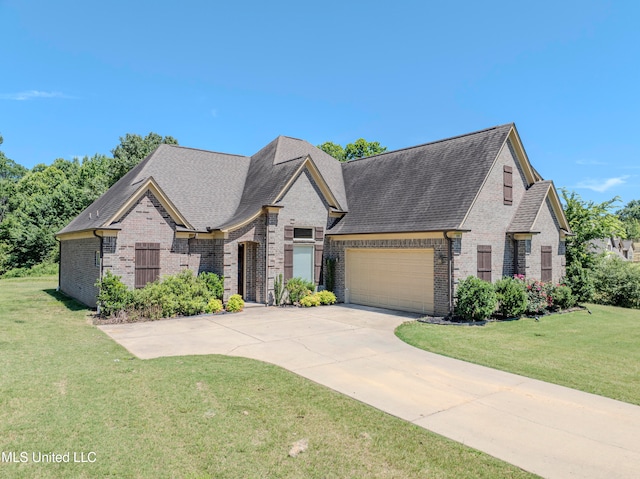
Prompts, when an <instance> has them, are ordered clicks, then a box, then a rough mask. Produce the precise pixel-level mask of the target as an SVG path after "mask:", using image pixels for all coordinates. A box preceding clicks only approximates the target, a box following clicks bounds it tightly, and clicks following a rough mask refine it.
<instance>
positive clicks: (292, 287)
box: [286, 278, 315, 304]
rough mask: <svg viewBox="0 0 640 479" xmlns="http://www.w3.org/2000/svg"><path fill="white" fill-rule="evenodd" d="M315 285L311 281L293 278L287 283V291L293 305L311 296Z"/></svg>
mask: <svg viewBox="0 0 640 479" xmlns="http://www.w3.org/2000/svg"><path fill="white" fill-rule="evenodd" d="M314 289H315V285H314V284H313V282H311V281H307V280H306V279H302V278H291V279H290V280H289V281H287V285H286V290H287V294H288V295H289V301H290V302H291V303H294V304H295V303H298V302H300V299H302V298H303V297H305V296H307V295H309V294H311V293H312V292H313V290H314Z"/></svg>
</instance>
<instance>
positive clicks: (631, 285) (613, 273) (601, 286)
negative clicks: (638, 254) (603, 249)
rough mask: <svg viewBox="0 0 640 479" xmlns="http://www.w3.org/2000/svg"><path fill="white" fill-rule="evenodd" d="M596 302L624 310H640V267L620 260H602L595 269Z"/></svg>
mask: <svg viewBox="0 0 640 479" xmlns="http://www.w3.org/2000/svg"><path fill="white" fill-rule="evenodd" d="M593 279H594V284H595V290H596V292H595V294H594V300H595V301H596V302H597V303H600V304H610V305H612V306H621V307H623V308H640V265H638V264H636V263H630V262H628V261H624V260H622V259H620V258H602V259H601V260H600V261H599V262H598V263H597V264H596V267H595V271H594V275H593Z"/></svg>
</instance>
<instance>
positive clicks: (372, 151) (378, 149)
mask: <svg viewBox="0 0 640 479" xmlns="http://www.w3.org/2000/svg"><path fill="white" fill-rule="evenodd" d="M318 148H320V149H321V150H322V151H324V152H325V153H327V154H328V155H331V156H333V157H334V158H335V159H337V160H339V161H350V160H355V159H358V158H365V157H367V156H373V155H378V154H380V153H384V152H385V151H387V147H386V146H382V145H380V142H378V141H367V140H365V139H364V138H358V139H357V140H356V141H354V142H353V143H348V144H347V146H345V147H344V148H343V147H342V146H341V145H338V144H336V143H333V142H331V141H326V142H324V143H322V144H321V145H318Z"/></svg>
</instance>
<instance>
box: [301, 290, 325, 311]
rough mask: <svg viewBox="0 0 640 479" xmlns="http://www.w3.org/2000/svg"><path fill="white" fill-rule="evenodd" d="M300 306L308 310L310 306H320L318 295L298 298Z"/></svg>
mask: <svg viewBox="0 0 640 479" xmlns="http://www.w3.org/2000/svg"><path fill="white" fill-rule="evenodd" d="M300 306H303V307H305V308H309V307H311V306H320V297H319V296H318V293H314V294H308V295H307V296H303V297H302V298H300Z"/></svg>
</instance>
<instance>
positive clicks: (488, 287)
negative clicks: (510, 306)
mask: <svg viewBox="0 0 640 479" xmlns="http://www.w3.org/2000/svg"><path fill="white" fill-rule="evenodd" d="M456 297H457V300H456V308H455V312H456V314H457V315H458V316H460V317H462V318H463V319H465V320H467V321H481V320H483V319H487V318H488V317H490V316H491V315H492V314H493V312H494V311H495V310H496V305H497V303H498V298H497V297H496V292H495V291H494V289H493V285H492V284H491V283H488V282H486V281H483V280H481V279H479V278H476V277H475V276H469V277H467V278H466V279H463V280H462V281H460V283H459V284H458V290H457V293H456Z"/></svg>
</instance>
